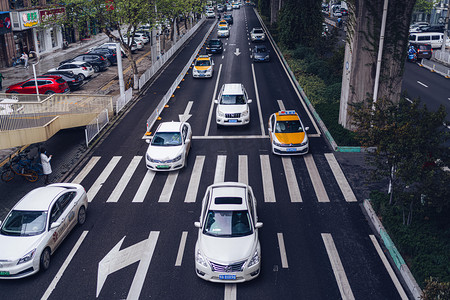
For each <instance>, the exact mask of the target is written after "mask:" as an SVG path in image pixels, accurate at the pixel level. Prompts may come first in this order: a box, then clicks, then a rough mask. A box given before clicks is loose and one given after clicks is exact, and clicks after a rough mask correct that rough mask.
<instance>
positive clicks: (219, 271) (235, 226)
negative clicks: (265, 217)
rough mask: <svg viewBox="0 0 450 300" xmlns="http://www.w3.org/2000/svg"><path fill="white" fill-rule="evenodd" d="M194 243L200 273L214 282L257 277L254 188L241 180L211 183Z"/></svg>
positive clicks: (258, 251)
mask: <svg viewBox="0 0 450 300" xmlns="http://www.w3.org/2000/svg"><path fill="white" fill-rule="evenodd" d="M194 225H195V227H197V228H198V238H197V243H196V244H195V270H196V273H197V276H198V277H200V278H202V279H205V280H208V281H212V282H223V283H236V282H244V281H248V280H251V279H254V278H256V277H257V276H258V275H259V272H260V266H261V246H260V244H259V239H258V229H259V228H261V227H262V226H263V223H261V222H258V216H257V214H256V199H255V196H254V195H253V191H252V188H251V187H250V186H248V185H246V184H243V183H238V182H223V183H216V184H213V185H211V186H209V187H208V189H207V190H206V193H205V197H204V198H203V201H202V209H201V215H200V221H199V222H195V223H194Z"/></svg>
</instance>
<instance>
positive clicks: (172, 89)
mask: <svg viewBox="0 0 450 300" xmlns="http://www.w3.org/2000/svg"><path fill="white" fill-rule="evenodd" d="M197 25H198V23H197ZM215 26H216V23H214V24H213V25H212V26H211V28H210V29H209V30H208V32H207V34H206V35H205V37H204V38H203V40H202V42H201V43H200V45H198V47H197V49H195V51H194V53H193V54H192V56H191V58H190V59H189V61H188V63H187V64H186V66H185V67H184V68H183V70H182V71H181V73H180V74H179V75H178V77H177V78H176V79H175V81H174V82H173V84H172V86H171V87H170V88H169V90H168V91H167V93H166V94H165V95H164V97H163V98H162V99H161V101H160V102H159V104H158V106H157V107H156V109H155V111H153V113H152V114H151V115H150V117H149V118H148V119H147V132H150V129H151V128H152V127H153V125H154V124H155V122H156V120H157V118H158V116H159V114H160V113H161V112H162V111H163V109H164V106H165V105H166V104H167V102H169V100H170V98H171V97H172V95H173V93H174V92H175V90H176V89H177V87H178V85H179V84H180V82H181V81H182V80H183V78H184V76H185V75H186V72H187V71H188V70H189V67H190V66H191V64H192V61H193V60H194V59H195V57H196V56H197V53H198V52H199V51H200V49H201V48H202V47H203V44H204V43H205V41H206V39H207V38H208V36H209V34H210V33H211V31H212V30H213V29H214V27H215ZM194 28H195V26H194V27H193V28H192V29H194ZM192 29H191V30H192ZM193 32H194V31H193ZM186 36H187V35H184V36H183V38H184V37H186ZM183 38H182V39H183ZM182 39H181V40H182ZM181 40H180V41H181ZM180 41H179V42H180ZM183 43H184V41H183Z"/></svg>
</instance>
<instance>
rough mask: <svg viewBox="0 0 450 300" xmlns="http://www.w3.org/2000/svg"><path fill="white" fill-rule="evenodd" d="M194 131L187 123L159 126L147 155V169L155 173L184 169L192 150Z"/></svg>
mask: <svg viewBox="0 0 450 300" xmlns="http://www.w3.org/2000/svg"><path fill="white" fill-rule="evenodd" d="M191 140H192V129H191V125H190V124H189V123H187V122H164V123H161V124H159V126H158V128H157V129H156V131H155V134H154V135H153V137H152V138H151V139H148V140H147V142H148V143H149V144H150V145H149V146H148V149H147V153H146V154H145V163H146V165H147V168H148V169H150V170H154V171H172V170H178V169H181V168H183V167H184V166H185V165H186V160H187V157H188V154H189V150H190V148H191Z"/></svg>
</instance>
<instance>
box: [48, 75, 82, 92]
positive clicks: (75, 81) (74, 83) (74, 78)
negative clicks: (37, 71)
mask: <svg viewBox="0 0 450 300" xmlns="http://www.w3.org/2000/svg"><path fill="white" fill-rule="evenodd" d="M46 75H56V76H61V78H62V79H64V80H65V81H66V82H67V83H68V84H69V88H70V90H71V91H75V90H77V89H78V88H80V86H81V85H82V84H83V78H82V77H81V75H75V74H74V73H73V72H72V71H52V72H47V73H45V74H42V76H46Z"/></svg>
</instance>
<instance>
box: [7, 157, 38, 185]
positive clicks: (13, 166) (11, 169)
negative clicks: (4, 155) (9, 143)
mask: <svg viewBox="0 0 450 300" xmlns="http://www.w3.org/2000/svg"><path fill="white" fill-rule="evenodd" d="M20 161H21V158H20V155H18V156H17V157H15V158H12V157H11V156H9V162H8V163H7V164H6V165H5V169H4V171H3V172H2V180H3V181H4V182H9V181H11V180H12V179H13V178H14V177H15V176H16V175H19V176H22V177H24V178H25V179H26V180H28V181H29V182H36V181H37V180H38V178H39V176H38V174H37V173H36V171H34V170H30V169H28V168H27V166H26V165H24V164H23V162H22V163H20Z"/></svg>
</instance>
